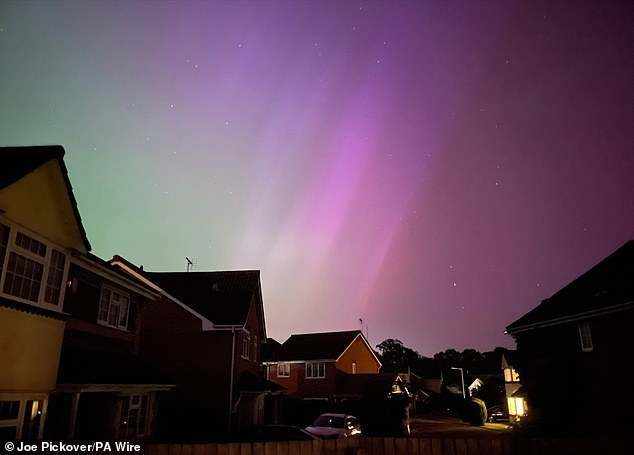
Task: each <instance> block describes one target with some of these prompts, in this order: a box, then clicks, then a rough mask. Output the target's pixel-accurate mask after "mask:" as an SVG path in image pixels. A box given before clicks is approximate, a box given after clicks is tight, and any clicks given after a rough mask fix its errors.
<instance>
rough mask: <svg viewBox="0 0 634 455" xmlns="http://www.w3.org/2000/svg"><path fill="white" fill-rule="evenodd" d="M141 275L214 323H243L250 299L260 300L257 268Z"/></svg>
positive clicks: (146, 273) (221, 324) (147, 273)
mask: <svg viewBox="0 0 634 455" xmlns="http://www.w3.org/2000/svg"><path fill="white" fill-rule="evenodd" d="M143 275H144V276H145V277H147V279H149V280H150V281H152V282H153V283H155V284H156V285H158V286H159V287H160V288H161V289H163V290H164V291H166V292H168V293H169V294H170V295H172V296H173V297H176V298H177V299H178V300H179V301H180V302H182V303H183V304H185V305H187V306H188V307H190V308H191V309H192V310H194V311H195V312H196V313H198V314H200V315H201V316H203V317H205V318H207V319H208V320H209V321H211V322H212V323H213V324H214V325H219V326H230V325H243V324H244V323H245V322H246V319H247V315H248V312H249V308H250V305H251V302H253V301H255V302H257V303H259V304H261V302H262V291H261V289H260V271H259V270H233V271H222V272H143Z"/></svg>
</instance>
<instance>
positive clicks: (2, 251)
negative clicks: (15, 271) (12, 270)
mask: <svg viewBox="0 0 634 455" xmlns="http://www.w3.org/2000/svg"><path fill="white" fill-rule="evenodd" d="M8 246H9V226H5V225H4V224H0V277H1V276H2V266H3V265H4V257H5V256H6V254H7V247H8Z"/></svg>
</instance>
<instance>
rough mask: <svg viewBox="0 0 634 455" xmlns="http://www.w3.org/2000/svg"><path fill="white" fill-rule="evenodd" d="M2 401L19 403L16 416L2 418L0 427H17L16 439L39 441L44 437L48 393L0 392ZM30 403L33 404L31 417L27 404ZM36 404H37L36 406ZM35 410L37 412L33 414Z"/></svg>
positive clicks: (0, 400)
mask: <svg viewBox="0 0 634 455" xmlns="http://www.w3.org/2000/svg"><path fill="white" fill-rule="evenodd" d="M0 402H2V403H4V402H17V403H18V410H17V414H16V415H15V417H12V418H5V419H2V420H0V428H15V440H16V441H37V440H40V439H42V436H43V434H44V422H45V420H46V411H47V408H48V397H47V396H46V395H42V394H35V395H17V394H0ZM29 404H30V406H31V409H30V411H31V414H32V415H31V417H29V416H28V414H27V405H29ZM35 404H37V406H34V405H35ZM33 412H35V413H36V414H35V415H33ZM29 429H31V431H29Z"/></svg>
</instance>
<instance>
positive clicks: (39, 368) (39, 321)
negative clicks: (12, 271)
mask: <svg viewBox="0 0 634 455" xmlns="http://www.w3.org/2000/svg"><path fill="white" fill-rule="evenodd" d="M0 327H2V329H1V330H0V393H2V391H13V392H47V393H48V392H51V391H52V390H53V389H55V383H56V379H57V367H58V364H59V354H60V348H61V345H62V338H63V335H64V321H60V320H57V319H52V318H50V317H46V316H38V315H36V314H32V313H27V312H24V311H17V310H14V309H12V308H5V307H0ZM34 335H36V336H34Z"/></svg>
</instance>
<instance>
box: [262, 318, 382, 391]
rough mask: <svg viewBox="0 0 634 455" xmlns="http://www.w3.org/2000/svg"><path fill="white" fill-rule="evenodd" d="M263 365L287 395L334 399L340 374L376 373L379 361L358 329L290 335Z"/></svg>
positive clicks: (340, 377)
mask: <svg viewBox="0 0 634 455" xmlns="http://www.w3.org/2000/svg"><path fill="white" fill-rule="evenodd" d="M270 355H271V357H270V358H268V359H266V361H265V365H266V367H267V371H268V378H269V379H270V380H271V381H273V382H276V383H278V384H280V385H282V386H283V387H284V388H285V389H286V390H287V396H288V397H291V398H301V399H324V400H331V401H337V400H338V395H339V394H343V395H346V394H347V392H345V393H344V391H343V390H340V389H339V387H340V386H341V384H342V382H341V381H342V377H344V376H345V375H355V374H377V373H378V372H379V369H380V368H381V362H380V361H379V359H378V357H377V356H376V354H375V353H374V351H373V350H372V348H371V347H370V345H369V343H368V341H367V340H366V338H365V337H364V336H363V333H362V332H361V331H360V330H351V331H345V332H322V333H308V334H299V335H291V337H290V338H289V339H288V340H286V341H285V342H284V343H282V345H281V346H280V347H279V348H278V349H277V350H276V352H274V353H272V354H270Z"/></svg>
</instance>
